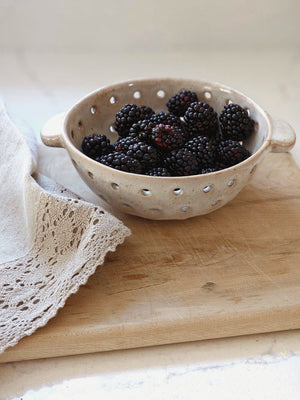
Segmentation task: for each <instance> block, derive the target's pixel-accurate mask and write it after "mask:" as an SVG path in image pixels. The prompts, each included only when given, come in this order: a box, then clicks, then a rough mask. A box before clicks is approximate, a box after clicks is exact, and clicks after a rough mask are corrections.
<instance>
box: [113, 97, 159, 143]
mask: <svg viewBox="0 0 300 400" xmlns="http://www.w3.org/2000/svg"><path fill="white" fill-rule="evenodd" d="M152 114H154V111H153V110H152V109H151V108H150V107H146V106H137V105H136V104H125V106H124V107H122V108H121V109H120V110H119V111H118V112H117V114H116V120H115V129H116V131H117V132H118V133H119V136H121V137H125V136H128V134H129V130H130V128H131V126H132V125H133V124H134V123H135V122H138V121H140V120H143V119H147V118H149V117H150V116H151V115H152Z"/></svg>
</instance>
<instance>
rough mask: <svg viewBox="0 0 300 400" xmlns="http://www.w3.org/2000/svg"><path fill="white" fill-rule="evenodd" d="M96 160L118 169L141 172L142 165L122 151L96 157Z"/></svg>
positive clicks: (135, 172)
mask: <svg viewBox="0 0 300 400" xmlns="http://www.w3.org/2000/svg"><path fill="white" fill-rule="evenodd" d="M96 161H98V162H100V163H101V164H104V165H107V166H108V167H111V168H114V169H117V170H119V171H124V172H131V173H134V174H141V173H142V165H141V163H140V162H139V161H138V160H135V159H134V158H131V157H128V156H127V155H126V154H124V153H118V152H116V151H115V152H113V153H110V154H107V155H105V156H101V157H97V158H96Z"/></svg>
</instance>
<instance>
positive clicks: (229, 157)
mask: <svg viewBox="0 0 300 400" xmlns="http://www.w3.org/2000/svg"><path fill="white" fill-rule="evenodd" d="M217 154H218V160H219V162H220V163H221V164H220V165H223V166H225V167H226V168H228V167H231V166H232V165H235V164H238V163H240V162H242V161H244V160H246V158H248V157H250V155H251V154H250V152H249V151H248V150H247V149H246V148H245V147H244V146H243V145H241V144H240V143H239V142H236V141H234V140H231V139H227V140H221V141H220V143H219V144H218V146H217Z"/></svg>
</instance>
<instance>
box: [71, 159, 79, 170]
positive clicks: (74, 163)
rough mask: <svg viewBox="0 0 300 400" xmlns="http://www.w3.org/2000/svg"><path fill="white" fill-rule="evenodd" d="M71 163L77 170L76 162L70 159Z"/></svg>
mask: <svg viewBox="0 0 300 400" xmlns="http://www.w3.org/2000/svg"><path fill="white" fill-rule="evenodd" d="M72 163H73V165H74V167H75V168H78V165H77V162H76V161H75V160H73V159H72Z"/></svg>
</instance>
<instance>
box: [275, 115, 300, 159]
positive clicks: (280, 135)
mask: <svg viewBox="0 0 300 400" xmlns="http://www.w3.org/2000/svg"><path fill="white" fill-rule="evenodd" d="M272 123H273V133H272V138H271V151H272V152H273V153H283V152H287V151H289V150H291V149H292V148H293V146H294V144H295V142H296V133H295V131H294V129H293V128H292V127H291V125H289V124H288V123H287V122H285V121H283V120H281V119H272Z"/></svg>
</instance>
